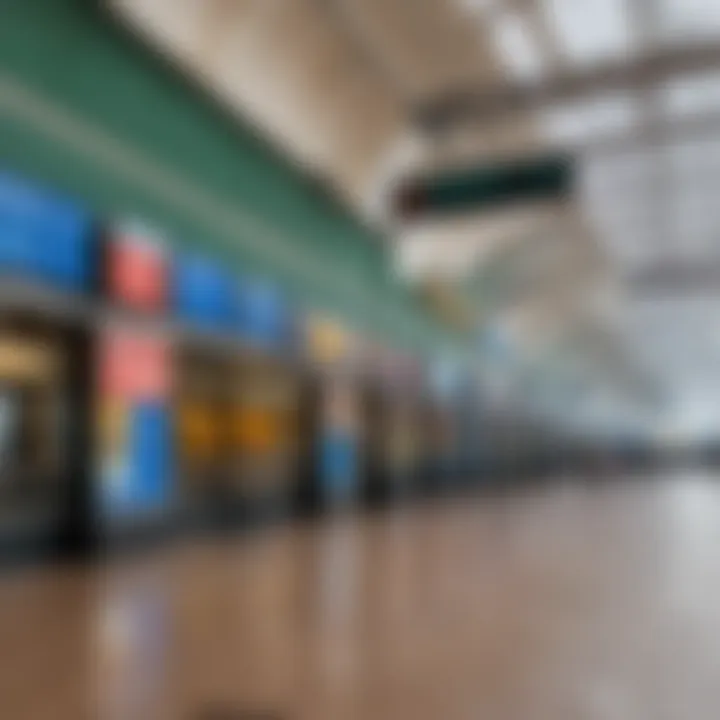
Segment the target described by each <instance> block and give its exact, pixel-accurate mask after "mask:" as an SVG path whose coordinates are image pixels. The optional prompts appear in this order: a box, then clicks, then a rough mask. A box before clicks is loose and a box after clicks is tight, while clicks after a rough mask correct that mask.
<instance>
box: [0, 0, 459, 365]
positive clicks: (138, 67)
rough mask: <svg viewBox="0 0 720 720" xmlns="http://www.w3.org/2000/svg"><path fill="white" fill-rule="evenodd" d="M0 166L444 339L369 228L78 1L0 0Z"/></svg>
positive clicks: (337, 306)
mask: <svg viewBox="0 0 720 720" xmlns="http://www.w3.org/2000/svg"><path fill="white" fill-rule="evenodd" d="M0 166H3V167H9V168H13V169H16V170H18V171H21V172H24V173H25V174H28V175H30V176H33V177H36V178H39V179H42V180H44V181H47V182H49V183H52V184H54V185H56V186H58V187H61V188H63V189H65V190H66V191H68V192H70V193H73V194H75V195H77V196H79V197H82V198H84V199H85V200H86V201H87V202H89V203H91V204H92V206H93V207H95V208H96V209H97V210H98V211H100V212H102V213H105V214H108V215H115V214H116V215H125V214H130V215H133V216H137V217H139V218H142V219H143V220H145V221H147V222H150V223H153V224H155V225H156V226H157V227H158V228H159V229H161V230H163V231H165V232H167V234H168V239H169V240H171V241H172V242H173V243H175V244H177V245H184V246H188V247H193V246H195V247H202V248H205V249H207V251H208V252H212V253H214V254H215V255H217V256H219V257H221V258H223V259H224V260H225V261H226V262H228V263H230V264H232V265H233V266H234V267H236V268H237V269H238V270H239V271H246V272H248V271H249V272H256V273H261V274H264V275H266V276H269V277H271V278H273V279H275V280H277V281H278V282H280V283H281V284H282V286H283V287H284V288H286V289H287V290H289V292H290V293H291V295H292V297H293V298H295V300H296V301H297V302H299V303H300V304H301V305H302V306H306V307H310V308H313V309H324V310H327V311H330V312H332V313H333V314H335V315H336V316H337V317H338V318H340V319H343V320H345V321H346V322H347V323H348V324H349V325H350V326H351V327H354V328H356V329H357V330H359V331H361V332H364V333H372V334H376V335H377V337H378V338H379V339H381V340H383V341H385V342H387V343H389V344H391V345H394V346H396V347H401V348H406V349H412V350H416V351H418V352H420V353H423V354H426V353H429V352H435V351H437V350H439V349H440V348H441V347H442V346H446V345H450V344H455V343H456V342H457V339H456V338H454V337H452V336H451V335H450V334H448V333H447V332H445V331H444V330H442V329H441V328H439V327H438V326H436V325H435V324H434V323H433V322H432V321H431V320H430V318H428V317H427V316H426V315H425V314H424V313H423V311H422V309H421V308H420V307H418V306H417V305H416V303H415V301H414V298H413V297H412V295H411V293H410V292H409V291H408V290H407V289H406V288H403V287H402V286H400V285H399V284H398V283H397V282H396V281H395V280H394V278H393V277H392V274H391V271H390V269H389V267H388V262H387V258H386V257H384V254H383V250H382V245H381V241H380V239H379V238H377V237H374V236H373V235H372V233H370V232H369V231H368V230H366V229H365V228H363V227H362V226H361V225H360V223H358V222H356V221H355V220H354V219H352V218H351V217H350V215H349V214H347V213H345V212H344V211H343V210H342V209H341V208H340V206H339V205H338V204H337V203H335V202H334V201H333V200H332V199H331V198H330V197H329V196H327V195H325V194H324V193H323V192H322V191H321V190H320V189H319V188H318V187H316V186H315V185H314V184H313V183H312V182H310V181H309V180H308V179H307V178H306V177H305V176H304V175H303V174H302V173H301V172H299V171H298V170H297V169H296V168H295V167H294V166H292V165H291V164H290V163H289V162H287V161H286V160H284V159H283V158H281V157H279V155H278V154H277V153H276V152H275V151H274V150H273V149H272V148H271V147H270V146H269V145H268V144H267V143H266V142H265V141H264V140H263V139H261V138H259V137H258V136H257V134H256V133H254V132H253V131H252V130H251V129H250V128H248V127H242V126H241V125H239V124H238V123H237V122H235V121H234V120H231V119H230V118H229V117H227V116H226V115H225V114H224V113H223V112H222V111H221V110H220V109H219V108H218V107H217V106H216V105H215V104H214V103H213V102H211V101H210V100H209V99H208V98H206V97H205V95H204V94H203V93H202V92H200V91H199V90H198V89H197V88H195V87H193V86H192V84H191V83H190V82H188V81H186V80H184V79H183V78H182V77H181V76H180V75H179V74H178V73H176V72H175V70H174V69H173V68H171V67H170V65H169V64H167V63H166V62H165V61H164V60H161V59H160V58H159V57H158V56H157V55H155V54H154V53H153V52H151V51H150V50H148V49H147V48H145V47H144V46H142V45H141V44H140V43H139V42H138V41H137V40H136V39H135V38H134V37H132V36H131V35H130V33H128V32H126V31H125V30H124V29H123V28H120V27H119V26H117V25H116V24H115V23H114V22H113V21H111V20H110V18H109V17H108V16H107V15H106V14H105V13H104V12H102V11H101V10H100V9H98V7H97V3H95V2H91V1H90V0H0Z"/></svg>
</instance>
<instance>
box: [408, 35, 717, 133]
mask: <svg viewBox="0 0 720 720" xmlns="http://www.w3.org/2000/svg"><path fill="white" fill-rule="evenodd" d="M711 68H719V69H720V44H718V43H716V42H713V43H704V44H696V43H693V44H680V45H675V46H674V47H667V48H663V49H662V50H654V51H651V52H646V53H644V54H643V55H642V56H641V57H638V58H636V59H633V60H620V61H618V60H615V61H613V62H607V63H603V64H602V65H599V66H597V67H594V68H591V69H588V70H583V71H580V72H578V71H562V72H560V73H558V74H556V75H553V76H551V77H549V78H547V79H545V80H542V81H539V82H537V81H532V82H514V83H504V84H502V85H498V86H495V87H486V88H480V89H475V88H469V89H460V90H457V91H451V92H449V93H447V94H446V95H444V96H442V97H436V98H433V99H431V100H429V101H427V102H424V103H422V104H421V105H420V106H419V107H417V108H416V110H415V119H416V122H417V123H418V124H419V125H420V126H421V127H423V128H424V129H426V130H428V131H430V132H434V133H442V132H444V131H447V130H450V129H453V128H454V127H456V126H458V125H462V124H463V123H464V122H468V121H470V122H477V121H478V120H483V121H487V122H491V121H498V120H501V119H503V118H505V117H507V116H508V115H513V114H518V113H532V112H536V111H539V110H543V109H546V108H548V107H552V106H556V105H558V104H562V103H566V102H571V101H574V100H579V99H583V98H587V97H588V96H594V95H599V94H603V93H612V92H618V91H619V92H622V91H637V90H641V89H643V88H647V87H651V86H653V85H655V84H657V83H660V82H662V81H663V80H666V79H669V78H672V77H676V76H679V75H684V74H691V73H696V72H702V71H704V70H708V69H711Z"/></svg>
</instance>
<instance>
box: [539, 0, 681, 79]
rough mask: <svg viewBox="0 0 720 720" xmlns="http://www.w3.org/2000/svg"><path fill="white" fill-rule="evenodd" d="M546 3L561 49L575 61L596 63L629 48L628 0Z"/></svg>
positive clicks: (567, 0) (620, 53)
mask: <svg viewBox="0 0 720 720" xmlns="http://www.w3.org/2000/svg"><path fill="white" fill-rule="evenodd" d="M678 1H679V2H681V1H682V0H678ZM543 2H544V9H545V12H546V14H547V17H548V24H549V26H550V27H551V28H552V29H553V31H554V33H555V34H556V36H557V38H558V41H559V44H560V48H561V51H562V52H563V53H565V55H566V56H567V57H568V59H569V60H570V61H571V62H573V63H577V64H583V65H585V64H592V63H596V62H602V61H603V60H608V59H611V58H614V57H617V56H618V55H623V54H626V53H627V52H628V51H629V48H630V32H629V23H628V14H627V7H626V0H543Z"/></svg>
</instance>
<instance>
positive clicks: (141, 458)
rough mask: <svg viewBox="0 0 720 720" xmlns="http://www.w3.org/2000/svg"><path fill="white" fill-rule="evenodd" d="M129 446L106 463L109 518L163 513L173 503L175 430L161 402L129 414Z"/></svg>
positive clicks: (105, 496)
mask: <svg viewBox="0 0 720 720" xmlns="http://www.w3.org/2000/svg"><path fill="white" fill-rule="evenodd" d="M125 411H126V412H127V414H128V436H127V444H126V445H125V446H124V447H122V448H119V449H118V452H117V454H115V455H114V456H112V457H108V458H106V460H105V467H104V469H103V498H102V500H103V504H104V507H105V510H106V511H107V512H108V513H109V514H110V515H115V516H118V517H123V516H127V515H129V514H131V513H133V512H142V511H161V510H163V509H165V508H166V507H167V506H168V504H169V502H170V501H171V495H172V494H171V490H172V456H173V450H172V430H171V423H170V411H169V410H168V408H167V406H166V405H165V404H164V403H162V402H138V403H134V404H131V405H130V406H129V407H128V408H127V409H126V410H125Z"/></svg>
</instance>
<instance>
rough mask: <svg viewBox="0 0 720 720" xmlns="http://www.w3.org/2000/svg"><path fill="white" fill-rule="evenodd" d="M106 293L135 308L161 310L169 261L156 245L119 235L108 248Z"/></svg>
mask: <svg viewBox="0 0 720 720" xmlns="http://www.w3.org/2000/svg"><path fill="white" fill-rule="evenodd" d="M106 269H107V292H108V294H109V296H110V298H111V299H112V300H115V301H119V302H121V303H123V304H125V305H128V306H130V307H132V308H134V309H136V310H145V311H152V310H161V309H163V308H164V307H165V304H166V297H167V288H168V263H167V257H166V254H165V251H164V249H163V248H162V247H160V246H159V245H158V244H156V243H153V242H152V241H150V240H147V239H145V238H142V237H137V236H132V235H129V234H125V235H123V234H118V235H116V236H114V237H112V238H111V239H110V242H109V244H108V249H107V266H106Z"/></svg>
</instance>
